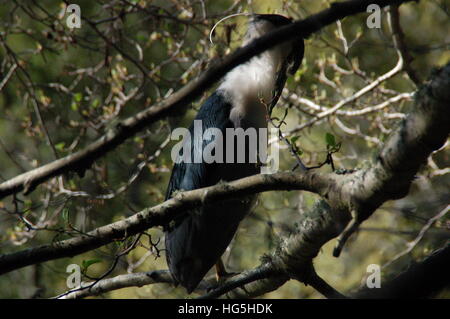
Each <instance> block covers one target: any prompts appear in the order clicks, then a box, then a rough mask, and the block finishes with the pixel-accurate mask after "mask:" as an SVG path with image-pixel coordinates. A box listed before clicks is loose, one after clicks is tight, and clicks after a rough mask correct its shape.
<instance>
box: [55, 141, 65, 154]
mask: <svg viewBox="0 0 450 319" xmlns="http://www.w3.org/2000/svg"><path fill="white" fill-rule="evenodd" d="M64 146H66V143H64V142H61V143H58V144H56V145H55V148H56V149H57V150H58V151H61V152H62V151H63V150H64Z"/></svg>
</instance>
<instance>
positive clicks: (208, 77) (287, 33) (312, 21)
mask: <svg viewBox="0 0 450 319" xmlns="http://www.w3.org/2000/svg"><path fill="white" fill-rule="evenodd" d="M409 1H411V0H403V1H400V0H352V1H346V2H337V3H334V4H333V5H331V7H330V8H329V9H326V10H323V11H321V12H320V13H318V14H315V15H312V16H310V17H309V18H307V19H305V20H301V21H297V22H295V23H292V24H290V25H287V26H285V27H283V28H280V29H278V30H275V31H274V32H271V33H269V34H267V35H265V36H263V37H261V38H259V39H257V40H255V41H253V42H251V43H250V44H249V45H247V46H245V47H243V48H241V49H239V50H237V51H236V52H234V53H233V54H231V55H228V56H226V57H225V58H224V59H223V60H222V61H221V62H220V63H217V64H216V65H213V66H212V67H210V68H209V69H208V70H207V71H206V72H204V73H203V74H202V75H201V76H200V77H199V78H197V79H195V80H193V81H192V82H191V83H189V84H188V85H186V86H185V87H183V88H182V89H180V90H179V91H177V92H176V93H174V94H172V95H171V96H169V97H168V98H167V99H165V100H163V101H162V102H161V103H159V104H157V105H154V106H152V107H150V108H148V109H146V110H144V111H142V112H140V113H138V114H136V115H135V116H132V117H130V118H128V119H125V120H123V121H121V122H120V123H119V124H117V125H116V126H115V127H114V128H111V129H110V130H109V131H107V132H106V133H105V135H103V136H102V137H101V138H99V139H98V140H97V141H95V142H93V143H92V144H90V145H89V146H87V147H86V148H84V149H83V150H80V151H78V152H76V153H74V154H70V155H67V156H65V157H63V158H61V159H58V160H56V161H53V162H51V163H48V164H45V165H43V166H41V167H38V168H36V169H33V170H30V171H28V172H26V173H23V174H20V175H18V176H16V177H14V178H12V179H10V180H8V181H5V182H3V183H2V184H0V199H1V198H3V197H5V196H8V195H11V194H15V193H18V192H20V191H24V192H25V193H29V192H31V191H32V190H34V189H35V188H36V186H38V185H39V184H41V183H43V182H45V181H47V180H48V179H50V178H52V177H55V176H58V175H61V174H63V173H66V172H68V171H75V172H78V173H79V174H81V175H83V174H84V171H85V170H86V169H88V168H89V167H90V166H91V164H92V163H93V162H94V161H95V160H97V159H98V158H101V157H102V156H104V155H105V154H106V153H107V152H109V151H111V150H112V149H114V148H116V147H117V146H119V145H120V144H122V143H123V142H124V141H125V140H127V139H128V138H130V137H132V136H133V135H134V134H136V133H137V132H139V131H140V130H142V129H144V128H145V127H148V125H150V124H151V123H154V122H156V121H158V120H160V119H162V118H163V117H165V116H167V115H169V114H171V113H172V114H174V113H175V112H177V111H178V110H180V108H182V107H183V106H185V105H187V104H189V103H191V102H192V101H194V100H195V99H196V98H198V97H199V96H200V95H201V94H202V93H203V92H204V91H206V90H207V89H208V88H210V87H211V86H212V85H213V84H214V83H215V82H217V81H218V80H219V79H220V78H222V77H223V76H224V75H225V74H226V73H227V72H228V71H230V70H231V69H233V68H234V67H236V66H237V65H239V64H241V63H244V62H246V61H248V60H249V59H250V58H252V57H253V56H255V55H258V54H260V53H261V52H264V51H265V50H267V49H270V48H272V47H274V46H276V45H278V44H280V43H283V42H286V41H288V40H289V39H292V38H294V37H304V38H306V37H308V36H309V35H311V34H312V33H314V32H317V31H319V30H320V29H322V28H323V27H325V26H327V25H329V24H332V23H334V22H336V21H337V20H339V19H343V18H345V17H346V16H350V15H354V14H357V13H360V12H365V11H366V8H367V6H368V5H369V4H378V5H380V6H386V5H392V4H400V3H404V2H409Z"/></svg>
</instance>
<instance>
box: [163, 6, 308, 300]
mask: <svg viewBox="0 0 450 319" xmlns="http://www.w3.org/2000/svg"><path fill="white" fill-rule="evenodd" d="M289 23H291V20H290V19H288V18H286V17H284V16H281V15H274V14H255V15H252V16H251V18H250V20H249V24H248V31H247V33H246V35H245V38H244V43H243V44H244V45H245V44H248V43H249V42H251V41H252V40H254V39H256V38H258V37H261V36H262V35H264V34H266V33H268V32H270V31H272V30H274V29H276V28H279V27H281V26H284V25H287V24H289ZM303 51H304V45H303V39H299V38H296V39H294V40H292V41H289V42H285V43H283V44H280V45H278V46H276V47H274V48H272V49H270V50H267V51H265V52H263V53H261V54H260V55H258V56H255V57H253V58H252V59H251V60H249V61H248V62H246V63H243V64H241V65H239V66H237V67H236V68H234V69H233V70H231V71H230V72H228V73H227V74H226V76H225V77H224V79H223V81H222V82H221V83H220V85H219V87H218V88H217V90H216V91H215V92H214V93H213V94H212V95H211V96H210V97H209V98H208V99H207V100H206V102H205V103H204V104H203V105H202V107H201V108H200V111H199V112H198V114H197V117H196V118H195V120H201V121H202V122H201V125H202V128H203V131H205V130H207V129H209V128H215V129H218V130H220V132H223V133H224V134H223V136H226V134H225V130H226V129H227V128H234V129H236V128H242V129H243V130H247V129H248V128H254V129H257V130H258V129H260V128H267V119H268V109H269V108H271V106H274V105H275V103H276V102H277V100H278V98H279V96H280V94H281V91H282V89H283V87H284V84H285V82H286V78H287V73H290V74H294V73H295V72H296V70H297V69H298V67H299V65H300V63H301V60H302V58H303ZM189 131H190V133H192V134H191V136H192V135H193V134H194V125H192V126H191V127H190V129H189ZM196 138H197V137H194V139H196ZM224 138H225V139H226V137H224ZM233 138H234V139H236V138H238V137H233ZM186 142H189V143H190V144H188V145H189V148H190V152H191V157H192V156H195V154H197V155H199V154H200V153H202V152H203V150H204V148H205V147H206V145H207V144H209V145H210V146H211V143H216V142H217V139H214V138H212V139H211V140H209V141H201V142H200V143H196V141H183V143H186ZM197 142H198V141H197ZM222 142H223V143H220V145H221V146H225V145H229V144H228V142H230V141H229V140H228V141H225V142H224V141H222ZM266 143H267V141H266ZM226 152H227V151H226V150H224V151H223V154H225V153H226ZM254 152H255V150H251V149H249V146H248V145H246V146H245V153H246V156H245V162H244V163H236V161H235V162H234V163H230V162H229V161H228V162H227V161H224V162H223V163H220V162H213V163H207V162H206V161H202V162H200V163H193V162H187V161H183V160H181V161H179V163H176V164H175V166H174V168H173V171H172V175H171V178H170V182H169V186H168V189H167V194H166V199H169V198H170V197H171V196H172V195H173V193H174V192H175V191H178V190H193V189H197V188H202V187H206V186H211V185H215V184H217V183H218V182H220V181H232V180H236V179H239V178H243V177H246V176H250V175H254V174H258V173H259V170H260V168H259V167H258V165H257V164H255V163H254V162H250V160H249V159H250V158H251V156H250V154H252V153H254ZM179 156H182V155H181V154H180V155H179ZM200 156H201V154H200ZM236 156H239V154H235V155H234V159H236ZM255 198H256V197H255V196H250V197H245V198H234V199H230V200H227V201H222V202H216V203H214V204H205V205H204V206H203V207H201V208H198V209H195V210H192V211H189V212H186V214H183V215H182V216H181V217H180V218H178V219H177V220H175V221H173V222H172V223H171V224H170V225H168V226H167V227H166V230H165V231H166V233H165V236H166V238H165V242H166V256H167V263H168V266H169V269H170V272H171V274H172V276H173V278H174V279H175V281H176V282H178V283H180V284H181V285H182V286H184V287H185V288H186V289H187V291H188V292H189V293H190V292H192V291H193V290H194V289H195V288H196V287H197V285H198V284H199V282H200V281H201V280H202V278H203V277H204V276H205V275H206V273H207V272H208V270H209V269H210V268H211V267H212V266H214V265H215V264H216V267H217V270H218V275H223V274H224V268H223V267H220V266H219V265H222V264H221V256H222V254H223V253H224V252H225V250H226V248H227V246H228V245H229V244H230V242H231V240H232V238H233V236H234V234H235V233H236V230H237V228H238V226H239V223H240V222H241V220H242V219H243V218H244V217H245V216H246V215H247V214H248V213H249V212H250V210H251V208H252V205H253V204H254V202H255ZM222 266H223V265H222Z"/></svg>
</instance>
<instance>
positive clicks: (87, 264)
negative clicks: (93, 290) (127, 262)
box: [81, 259, 102, 271]
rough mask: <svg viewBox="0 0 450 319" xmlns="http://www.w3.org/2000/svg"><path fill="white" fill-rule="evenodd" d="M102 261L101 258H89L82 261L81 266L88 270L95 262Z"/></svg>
mask: <svg viewBox="0 0 450 319" xmlns="http://www.w3.org/2000/svg"><path fill="white" fill-rule="evenodd" d="M100 262H102V260H101V259H89V260H83V261H82V262H81V266H82V267H83V269H84V270H85V271H86V270H87V269H88V268H89V267H90V266H92V265H93V264H97V263H100Z"/></svg>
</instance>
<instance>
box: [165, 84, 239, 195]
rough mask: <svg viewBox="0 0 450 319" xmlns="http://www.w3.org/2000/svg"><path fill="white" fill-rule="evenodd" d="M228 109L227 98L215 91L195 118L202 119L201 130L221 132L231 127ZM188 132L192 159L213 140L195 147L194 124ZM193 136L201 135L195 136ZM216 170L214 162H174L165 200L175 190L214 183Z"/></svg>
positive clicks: (216, 175)
mask: <svg viewBox="0 0 450 319" xmlns="http://www.w3.org/2000/svg"><path fill="white" fill-rule="evenodd" d="M230 109H231V104H230V103H229V102H228V101H227V99H226V98H225V97H224V96H223V95H222V94H220V93H218V92H215V93H213V94H212V95H211V96H210V97H209V98H208V99H207V100H206V101H205V103H204V104H203V105H202V107H201V108H200V110H199V112H198V113H197V116H196V118H195V120H201V121H202V130H203V132H204V131H206V129H208V128H212V127H214V128H217V129H219V130H220V131H221V132H225V129H226V128H227V127H232V123H231V121H230V120H229V115H230ZM189 132H190V135H191V137H192V141H191V143H190V144H191V148H190V149H191V159H192V161H193V159H194V154H195V153H197V154H198V153H199V152H201V153H203V150H204V148H205V146H206V145H208V144H210V143H215V141H214V140H212V141H202V142H201V143H199V144H198V145H201V148H199V147H196V145H197V144H196V143H195V141H194V140H193V139H194V124H192V125H191V127H190V128H189ZM195 138H202V137H201V136H200V137H199V136H195ZM185 142H186V141H185ZM200 155H201V154H200ZM217 170H218V165H217V164H216V163H211V164H208V163H205V161H203V160H202V161H201V163H185V162H183V161H181V162H180V163H176V164H175V165H174V167H173V169H172V175H171V177H170V181H169V185H168V188H167V192H166V200H167V199H169V198H170V197H171V196H172V195H173V193H174V192H175V191H177V190H192V189H197V188H202V187H206V186H210V185H214V184H216V183H217V182H219V179H218V176H219V174H217V172H216V171H217ZM216 177H217V178H216Z"/></svg>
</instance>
